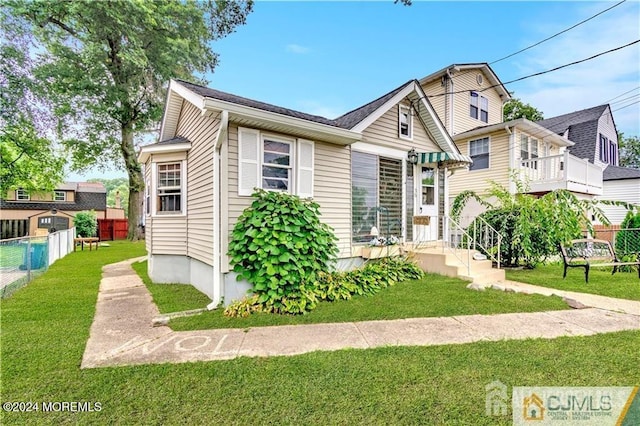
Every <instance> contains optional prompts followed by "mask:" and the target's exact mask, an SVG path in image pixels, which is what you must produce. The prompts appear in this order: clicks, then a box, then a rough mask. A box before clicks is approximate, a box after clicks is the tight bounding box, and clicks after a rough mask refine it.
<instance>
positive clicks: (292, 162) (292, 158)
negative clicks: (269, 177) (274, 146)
mask: <svg viewBox="0 0 640 426" xmlns="http://www.w3.org/2000/svg"><path fill="white" fill-rule="evenodd" d="M259 135H260V136H259V139H260V146H259V147H258V151H259V155H260V158H259V160H258V187H259V188H261V189H264V190H265V191H276V192H286V193H288V194H295V193H297V191H296V190H294V189H297V187H296V186H295V185H296V179H295V177H296V176H295V175H296V174H297V173H296V170H297V166H298V157H297V150H296V145H297V143H296V142H297V140H296V139H295V138H288V137H286V136H279V135H275V134H273V133H262V132H259ZM266 139H268V140H271V141H274V142H280V143H286V144H287V145H289V146H290V147H291V151H289V167H280V168H283V169H285V168H288V169H289V171H290V173H289V189H288V190H287V191H282V190H279V189H270V188H264V187H263V186H262V179H263V176H262V168H263V167H264V166H267V167H271V166H273V167H278V166H277V165H273V164H270V163H265V162H264V141H265V140H266Z"/></svg>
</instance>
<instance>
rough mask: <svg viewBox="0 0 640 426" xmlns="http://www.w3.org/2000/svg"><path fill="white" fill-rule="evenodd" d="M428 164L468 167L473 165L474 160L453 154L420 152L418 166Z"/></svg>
mask: <svg viewBox="0 0 640 426" xmlns="http://www.w3.org/2000/svg"><path fill="white" fill-rule="evenodd" d="M427 163H445V164H446V165H447V166H448V165H453V164H459V165H465V166H466V165H468V164H471V163H473V160H471V158H469V157H467V156H466V155H462V154H458V153H453V152H419V153H418V164H427Z"/></svg>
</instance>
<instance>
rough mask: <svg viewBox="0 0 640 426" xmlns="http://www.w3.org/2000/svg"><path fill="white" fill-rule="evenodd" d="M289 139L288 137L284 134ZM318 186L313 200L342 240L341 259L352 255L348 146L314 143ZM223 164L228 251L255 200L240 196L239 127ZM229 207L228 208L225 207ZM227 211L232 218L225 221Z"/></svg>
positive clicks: (231, 134)
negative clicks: (242, 215) (243, 217)
mask: <svg viewBox="0 0 640 426" xmlns="http://www.w3.org/2000/svg"><path fill="white" fill-rule="evenodd" d="M282 136H285V137H287V136H286V135H282ZM314 150H315V152H314V185H313V194H314V197H313V199H314V200H315V201H316V202H317V203H318V204H320V213H321V217H320V220H322V222H324V223H326V224H328V225H329V226H331V227H332V228H333V229H334V232H335V234H336V236H337V237H338V239H339V242H338V247H339V248H340V255H339V256H340V257H344V256H348V255H349V254H350V246H351V157H350V151H349V148H348V147H344V146H338V145H332V144H329V143H325V142H317V141H315V143H314ZM222 152H223V154H222V162H223V164H225V165H226V168H227V171H226V173H224V170H223V179H225V178H226V180H227V182H226V185H225V184H224V180H223V187H226V188H227V191H226V194H223V216H222V218H221V221H222V223H223V227H224V224H225V223H226V224H227V226H228V228H227V230H226V232H225V229H224V228H223V238H224V239H225V240H223V247H222V252H223V253H226V252H227V250H228V244H229V239H230V238H231V232H232V231H233V227H234V226H235V224H236V223H237V222H238V217H239V216H240V215H241V214H242V212H243V211H244V209H246V208H247V207H249V206H250V205H251V202H252V201H253V198H251V197H244V196H239V195H238V126H237V124H233V123H231V124H229V141H228V144H225V145H224V146H223V151H222ZM225 204H226V206H227V209H225V208H224V206H225ZM225 211H226V212H228V217H227V218H225V217H224V214H225ZM225 266H226V268H227V271H228V268H229V265H228V259H227V261H223V268H224V267H225Z"/></svg>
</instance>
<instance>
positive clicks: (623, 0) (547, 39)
mask: <svg viewBox="0 0 640 426" xmlns="http://www.w3.org/2000/svg"><path fill="white" fill-rule="evenodd" d="M625 1H627V0H622V1H621V2H620V3H617V4H614V5H613V6H611V7H609V8H607V9H605V10H603V11H602V12H599V13H596V14H595V15H593V16H592V17H590V18H587V19H585V20H584V21H580V22H578V23H577V24H575V25H573V26H571V27H569V28H567V29H566V30H562V31H560V32H559V33H556V34H554V35H552V36H550V37H547V38H545V39H544V40H541V41H539V42H537V43H535V44H532V45H531V46H529V47H525V48H524V49H520V50H518V51H517V52H515V53H512V54H510V55H507V56H505V57H504V58H500V59H496V60H495V61H493V62H489V65H491V64H495V63H496V62H500V61H503V60H505V59H508V58H510V57H512V56H515V55H517V54H518V53H522V52H524V51H525V50H529V49H531V48H533V47H536V46H538V45H540V44H542V43H544V42H545V41H549V40H551V39H552V38H554V37H557V36H559V35H560V34H564V33H566V32H567V31H569V30H572V29H574V28H575V27H577V26H580V25H582V24H584V23H585V22H588V21H590V20H592V19H594V18H595V17H597V16H600V15H602V14H603V13H605V12H608V11H610V10H611V9H613V8H614V7H618V6H620V5H621V4H622V3H624V2H625Z"/></svg>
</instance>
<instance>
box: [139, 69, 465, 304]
mask: <svg viewBox="0 0 640 426" xmlns="http://www.w3.org/2000/svg"><path fill="white" fill-rule="evenodd" d="M139 161H140V162H141V163H142V164H143V165H144V170H145V183H146V190H145V191H146V193H145V203H146V206H145V214H146V216H145V223H146V230H145V232H146V245H147V251H148V259H149V263H148V265H149V266H148V268H149V275H150V276H151V278H152V279H153V280H154V281H155V282H161V283H162V282H165V283H169V282H174V283H190V284H192V285H194V286H195V287H196V288H198V289H199V290H200V291H202V292H203V293H205V294H207V295H208V296H209V297H210V298H211V299H212V305H213V306H215V305H217V304H218V303H220V302H222V301H224V302H225V303H229V302H230V301H232V300H233V299H236V298H239V297H241V296H242V295H243V294H244V292H245V291H246V288H247V287H246V286H245V287H242V286H239V285H238V283H237V282H236V279H235V275H234V274H233V273H231V272H230V271H231V267H230V265H229V259H228V257H227V251H228V246H229V238H230V233H231V231H232V229H233V227H234V225H235V224H236V222H237V219H238V217H239V216H240V214H241V213H242V212H243V210H244V209H245V208H247V207H248V206H249V205H250V204H251V202H252V197H251V194H252V192H253V191H254V188H263V189H267V190H274V191H285V192H289V193H291V194H295V195H298V196H300V197H304V198H313V199H314V201H316V202H317V203H318V204H319V205H320V211H321V214H322V216H321V220H322V221H324V222H325V223H327V224H328V225H330V226H331V227H332V228H333V229H334V232H335V234H336V236H337V237H338V247H339V250H340V253H339V258H340V261H339V267H342V268H348V267H351V266H353V265H357V264H358V263H361V262H362V254H363V248H364V247H366V246H367V243H368V241H369V240H370V239H371V235H372V233H371V230H372V227H373V226H376V227H377V228H378V229H380V230H381V231H382V232H383V233H384V230H386V229H387V227H390V228H391V233H392V234H393V235H394V236H396V237H398V238H399V239H400V240H401V241H403V242H405V243H407V244H410V243H411V242H413V241H414V240H416V239H417V238H420V239H421V240H424V239H433V240H435V239H438V238H441V236H442V235H441V234H442V229H441V228H440V227H439V223H440V220H439V219H440V218H441V217H442V215H443V214H444V212H446V211H448V205H447V203H448V199H449V197H448V176H449V171H448V170H449V169H451V168H455V167H461V166H468V164H469V163H470V159H469V158H468V156H466V155H462V154H460V152H459V151H458V149H457V148H456V146H455V144H454V143H453V141H452V140H451V137H450V136H449V134H448V133H447V131H446V130H445V128H444V126H443V124H442V122H441V121H440V119H439V118H438V116H437V114H436V113H435V112H434V110H433V107H432V106H431V104H430V102H429V101H428V100H427V97H426V95H425V93H424V91H423V90H422V88H421V86H420V84H419V83H418V81H416V80H411V81H409V82H407V83H405V84H403V85H401V86H400V87H398V88H396V89H394V90H392V91H390V92H388V93H386V94H384V95H383V96H381V97H379V98H378V99H376V100H374V101H372V102H370V103H368V104H366V105H364V106H362V107H360V108H357V109H355V110H353V111H350V112H348V113H346V114H344V115H342V116H340V117H338V118H336V119H328V118H325V117H320V116H317V115H311V114H306V113H303V112H299V111H294V110H291V109H288V108H283V107H279V106H276V105H271V104H267V103H264V102H259V101H256V100H252V99H248V98H244V97H240V96H236V95H232V94H229V93H225V92H221V91H219V90H215V89H211V88H207V87H203V86H200V85H197V84H192V83H189V82H185V81H179V80H172V81H171V82H170V85H169V90H168V94H167V99H166V105H165V111H164V117H163V120H162V125H161V129H160V138H159V142H157V143H154V144H151V145H147V146H144V147H143V148H142V149H141V152H140V154H139ZM380 208H383V211H384V212H385V214H381V211H380V210H381V209H380ZM386 212H388V216H387V215H386ZM414 215H423V216H429V217H430V221H429V225H423V226H421V227H420V229H419V230H418V229H417V227H416V226H414V225H413V220H412V219H413V216H414ZM424 228H426V229H424Z"/></svg>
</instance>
